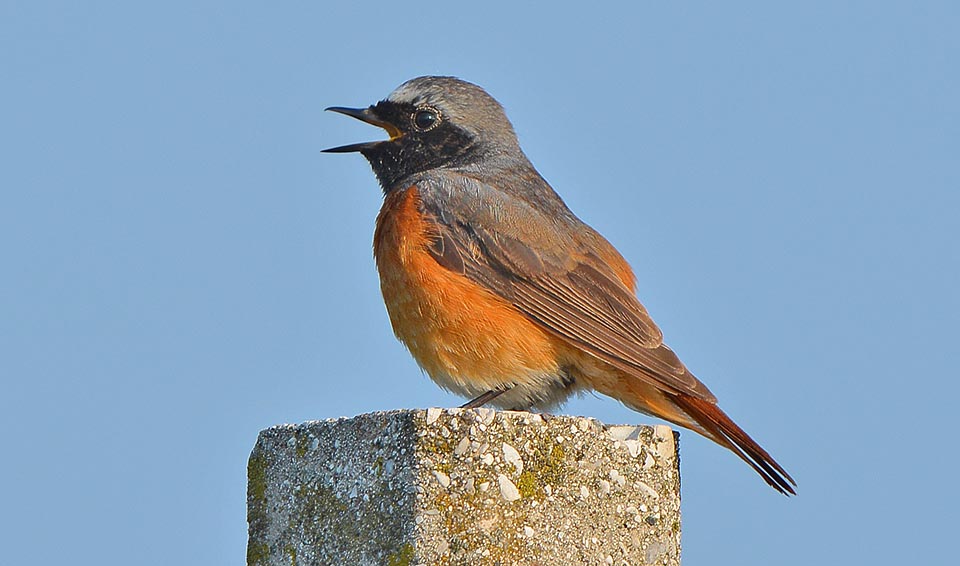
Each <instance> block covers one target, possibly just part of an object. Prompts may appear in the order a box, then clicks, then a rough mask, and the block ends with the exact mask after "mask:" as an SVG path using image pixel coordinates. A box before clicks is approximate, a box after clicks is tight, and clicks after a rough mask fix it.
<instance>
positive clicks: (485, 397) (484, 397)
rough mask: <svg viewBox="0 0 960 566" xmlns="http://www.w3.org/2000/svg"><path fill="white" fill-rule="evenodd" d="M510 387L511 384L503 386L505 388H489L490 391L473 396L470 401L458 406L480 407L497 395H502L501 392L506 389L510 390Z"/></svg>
mask: <svg viewBox="0 0 960 566" xmlns="http://www.w3.org/2000/svg"><path fill="white" fill-rule="evenodd" d="M511 389H513V386H512V385H511V386H510V387H507V388H505V389H491V390H490V391H487V392H486V393H483V394H481V395H479V396H477V397H475V398H474V399H471V400H470V401H468V402H466V403H464V404H463V405H460V408H461V409H476V408H478V407H482V406H484V405H486V404H487V403H489V402H490V401H493V400H494V399H496V398H497V397H499V396H501V395H503V394H504V393H506V392H507V391H510V390H511Z"/></svg>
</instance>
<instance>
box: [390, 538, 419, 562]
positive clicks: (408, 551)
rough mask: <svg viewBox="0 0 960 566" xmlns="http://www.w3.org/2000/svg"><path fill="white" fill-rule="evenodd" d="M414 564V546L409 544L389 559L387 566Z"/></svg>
mask: <svg viewBox="0 0 960 566" xmlns="http://www.w3.org/2000/svg"><path fill="white" fill-rule="evenodd" d="M411 564H413V545H412V544H410V543H407V544H405V545H403V546H401V547H400V550H398V551H397V552H395V553H393V554H391V555H390V556H388V557H387V566H410V565H411Z"/></svg>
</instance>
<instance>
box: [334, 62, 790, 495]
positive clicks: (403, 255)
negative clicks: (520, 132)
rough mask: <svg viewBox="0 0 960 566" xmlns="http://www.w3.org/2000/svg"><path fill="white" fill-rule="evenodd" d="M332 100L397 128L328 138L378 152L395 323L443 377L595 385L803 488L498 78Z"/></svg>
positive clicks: (480, 388) (532, 397) (513, 399)
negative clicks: (657, 301)
mask: <svg viewBox="0 0 960 566" xmlns="http://www.w3.org/2000/svg"><path fill="white" fill-rule="evenodd" d="M327 110H332V111H334V112H339V113H341V114H346V115H347V116H351V117H353V118H357V119H360V120H362V121H364V122H367V123H369V124H373V125H375V126H379V127H381V128H383V129H384V130H386V131H387V133H388V134H389V136H390V139H388V140H384V141H375V142H368V143H358V144H352V145H345V146H341V147H335V148H331V149H327V150H325V151H327V152H333V153H346V152H360V153H361V154H362V155H363V156H364V157H366V158H367V160H368V161H369V162H370V165H371V167H372V168H373V172H374V173H375V174H376V176H377V179H378V180H379V182H380V186H381V187H382V189H383V193H384V201H383V206H382V208H381V209H380V214H379V215H378V216H377V223H376V232H375V234H374V240H373V250H374V256H375V257H376V263H377V269H378V271H379V273H380V289H381V291H382V293H383V299H384V302H385V303H386V306H387V311H388V313H389V315H390V322H391V324H392V325H393V331H394V333H395V334H396V335H397V338H399V339H400V341H401V342H403V343H404V344H405V345H406V347H407V348H408V349H409V350H410V353H411V354H413V357H414V358H415V359H416V360H417V363H418V364H420V367H422V368H423V369H424V371H425V372H426V373H427V374H428V375H429V376H430V378H431V379H433V381H435V382H436V383H437V384H438V385H440V386H441V387H443V388H444V389H447V390H449V391H452V392H454V393H457V394H459V395H462V396H465V397H468V398H472V399H473V400H472V401H470V402H469V403H467V404H466V405H464V407H479V406H482V405H484V404H487V403H490V404H493V405H495V406H498V407H501V408H507V409H517V410H526V409H531V408H536V409H541V410H543V409H549V408H551V407H554V406H556V405H557V404H559V403H561V402H563V401H564V400H565V399H567V398H568V397H569V396H570V395H571V394H573V393H576V392H578V391H582V390H588V389H592V390H595V391H598V392H600V393H602V394H604V395H608V396H610V397H613V398H614V399H617V400H619V401H621V402H622V403H624V404H625V405H627V406H628V407H630V408H632V409H635V410H637V411H640V412H642V413H646V414H649V415H653V416H655V417H659V418H662V419H665V420H667V421H670V422H672V423H675V424H677V425H680V426H682V427H686V428H688V429H691V430H694V431H696V432H698V433H700V434H702V435H704V436H706V437H707V438H709V439H711V440H713V441H715V442H716V443H718V444H720V445H721V446H725V447H727V448H728V449H730V450H731V451H733V452H734V453H735V454H736V455H737V456H739V457H740V458H742V459H743V460H744V461H745V462H747V463H748V464H749V465H750V466H751V467H753V469H754V470H756V471H757V473H758V474H760V476H762V477H763V479H764V480H765V481H766V482H767V483H768V484H770V485H771V486H772V487H773V488H774V489H776V490H777V491H779V492H781V493H784V494H787V493H789V494H794V493H795V491H794V486H796V482H794V480H793V478H791V477H790V475H789V474H788V473H787V472H786V470H784V469H783V468H782V467H781V466H780V465H779V464H777V462H776V461H775V460H774V459H773V458H772V457H771V456H770V454H768V453H767V452H766V450H764V449H763V448H761V447H760V445H759V444H757V443H756V442H755V441H754V440H753V439H752V438H750V436H749V435H748V434H747V433H746V432H744V431H743V429H741V428H740V427H739V426H737V425H736V423H734V422H733V420H731V419H730V417H728V416H727V415H726V413H724V412H723V411H722V410H720V407H718V406H717V398H716V397H715V396H714V395H713V394H712V393H711V392H710V390H709V389H707V387H706V385H704V384H703V383H701V382H700V380H698V379H697V378H696V377H694V376H693V374H692V373H690V371H689V370H688V369H687V368H686V367H685V366H684V365H683V364H682V363H681V362H680V360H679V358H677V356H676V354H674V353H673V351H672V350H670V348H668V347H667V346H666V345H665V344H664V343H663V335H662V333H661V332H660V329H659V328H658V327H657V325H656V324H655V323H654V322H653V320H652V319H651V318H650V315H649V314H647V310H646V309H645V308H644V307H643V305H641V304H640V302H639V301H638V300H637V298H636V295H635V286H636V279H635V277H634V274H633V271H632V270H631V268H630V265H629V264H628V263H627V262H626V260H625V259H624V258H623V256H621V255H620V253H619V252H617V250H616V249H615V248H614V247H613V246H612V245H611V244H610V243H609V242H608V241H607V240H606V239H604V237H603V236H601V235H600V234H599V233H598V232H596V231H595V230H594V229H592V228H591V227H589V226H587V225H586V224H584V223H583V222H582V221H580V219H579V218H577V217H576V216H575V215H574V214H573V212H571V211H570V209H569V208H567V206H566V204H564V202H563V200H562V199H561V198H560V196H559V195H557V193H556V192H554V190H553V189H552V188H551V187H550V185H549V184H548V183H547V182H546V181H545V180H544V179H543V177H541V176H540V174H539V173H538V172H537V170H536V169H535V168H534V167H533V165H532V164H531V163H530V160H529V159H527V156H526V155H524V153H523V151H522V150H521V149H520V145H519V142H518V141H517V136H516V134H515V133H514V130H513V126H512V125H511V124H510V121H509V120H508V119H507V116H506V114H505V113H504V111H503V108H502V107H501V106H500V104H499V103H498V102H497V101H496V100H494V99H493V97H491V96H490V95H489V94H487V93H486V91H484V90H483V89H482V88H480V87H478V86H476V85H474V84H471V83H468V82H466V81H462V80H459V79H456V78H453V77H420V78H416V79H413V80H411V81H408V82H406V83H404V84H402V85H401V86H400V87H398V88H397V89H396V90H394V91H393V92H392V93H391V94H390V95H389V96H388V97H387V98H386V100H383V101H380V102H378V103H377V104H375V105H373V106H370V107H368V108H362V109H360V108H342V107H332V108H327Z"/></svg>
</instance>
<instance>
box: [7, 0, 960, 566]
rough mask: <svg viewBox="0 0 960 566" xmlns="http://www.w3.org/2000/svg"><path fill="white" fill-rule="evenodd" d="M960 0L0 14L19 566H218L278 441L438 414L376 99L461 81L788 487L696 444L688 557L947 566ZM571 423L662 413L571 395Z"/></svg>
mask: <svg viewBox="0 0 960 566" xmlns="http://www.w3.org/2000/svg"><path fill="white" fill-rule="evenodd" d="M958 17H960V10H958V9H957V7H956V5H955V4H954V3H947V2H925V3H922V4H921V3H906V2H903V3H892V2H844V3H839V2H812V3H810V2H808V3H802V5H798V6H792V7H784V6H773V5H771V4H770V3H762V2H755V3H732V4H731V3H722V5H721V3H716V2H712V3H708V2H685V3H667V2H636V3H623V4H607V3H603V2H595V3H592V4H591V5H590V7H589V8H588V9H585V8H584V7H583V6H579V5H578V6H572V5H571V6H570V7H562V6H552V7H551V8H550V9H549V10H544V9H542V8H535V7H525V6H522V5H519V4H518V3H513V2H484V3H482V4H470V5H457V4H455V3H449V2H447V3H440V2H437V3H415V2H408V3H389V4H384V5H382V6H375V5H372V4H370V3H348V2H341V3H326V4H321V3H319V2H291V3H283V4H276V3H274V4H269V3H262V2H258V3H252V2H207V3H202V4H201V3H194V2H164V3H162V4H158V5H153V6H140V5H134V4H133V3H110V2H85V3H66V2H64V3H48V2H39V1H38V2H19V3H13V2H8V3H4V4H3V5H2V6H0V76H2V77H3V80H2V82H3V87H2V88H0V163H2V167H0V185H2V189H0V266H2V267H0V270H2V271H0V275H2V276H0V380H2V390H3V393H2V394H0V426H2V428H3V431H4V456H3V459H2V461H3V465H2V466H0V485H3V486H4V487H5V489H4V492H5V495H4V504H3V508H4V512H3V513H0V533H3V535H2V540H3V541H4V543H3V546H4V560H3V561H4V563H10V564H28V563H29V564H59V563H65V562H69V563H72V564H101V565H102V564H129V563H131V562H135V563H138V564H145V565H149V564H157V565H160V564H164V565H166V564H184V565H188V564H198V565H199V564H204V565H209V564H237V563H242V561H243V559H244V549H245V542H246V523H245V477H244V473H245V462H246V458H247V456H248V454H249V451H250V449H251V448H252V447H253V443H254V441H255V439H256V435H257V432H258V431H259V430H260V429H263V428H266V427H268V426H271V425H273V424H277V423H283V422H300V421H304V420H308V419H319V418H328V417H336V416H341V415H354V414H358V413H363V412H368V411H376V410H384V409H393V408H401V407H429V406H453V405H457V404H459V403H461V402H462V401H461V400H460V399H457V398H454V397H452V396H449V395H447V394H445V393H444V392H442V391H440V390H439V389H437V388H436V387H435V386H433V384H432V383H431V382H430V381H429V380H428V379H427V378H425V377H424V376H422V375H421V373H420V371H419V370H418V368H417V367H416V365H415V364H414V363H413V361H412V360H411V359H410V357H409V355H408V354H407V353H406V352H405V351H404V350H403V348H402V346H401V345H400V344H399V343H397V342H396V341H395V340H394V338H393V336H392V334H391V331H390V328H389V323H388V320H387V317H386V313H385V310H384V307H383V305H382V301H381V299H380V296H379V289H378V282H377V276H376V271H375V268H374V264H373V259H372V255H371V238H372V232H373V221H374V218H375V216H376V213H377V210H378V207H379V203H380V194H379V189H378V187H377V185H376V181H375V179H374V177H373V175H372V173H371V172H370V170H369V167H368V166H367V164H366V163H365V162H364V161H363V159H362V158H360V157H359V156H342V155H325V154H321V153H320V150H321V149H323V148H326V147H330V146H334V145H340V144H346V143H353V142H357V141H366V140H369V139H375V138H376V137H377V136H381V135H382V133H381V132H379V131H377V130H375V129H374V128H370V127H369V126H366V125H364V124H361V123H358V122H354V121H351V120H349V119H347V118H344V117H342V116H338V115H334V114H330V113H324V112H323V111H322V109H323V108H324V107H326V106H331V105H344V106H363V105H366V104H369V103H372V102H375V101H376V100H378V99H380V98H382V97H385V96H386V95H387V94H388V93H389V92H390V91H391V90H392V89H393V88H394V87H395V86H397V85H398V84H400V83H401V82H403V81H404V80H406V79H409V78H412V77H415V76H418V75H423V74H452V75H457V76H460V77H462V78H465V79H467V80H471V81H473V82H476V83H478V84H480V85H482V86H484V87H485V88H487V90H489V91H490V92H491V93H492V94H493V95H494V96H495V97H497V98H498V99H499V100H500V101H501V102H502V103H503V104H504V106H505V107H506V109H507V112H508V115H509V116H510V118H511V119H512V121H513V123H514V125H515V126H516V129H517V131H518V134H519V136H520V140H521V144H522V145H523V147H524V149H525V151H526V152H527V154H528V155H529V156H530V158H531V159H532V161H533V162H534V163H535V164H536V166H537V167H538V168H539V169H540V171H541V173H543V174H544V176H545V177H546V178H547V179H548V180H549V181H550V182H551V184H552V185H553V186H554V188H555V189H556V190H557V191H558V192H559V193H560V194H561V195H562V196H563V197H564V198H565V199H566V201H567V203H568V204H569V205H570V207H571V208H572V209H573V210H574V211H575V212H576V213H577V214H578V215H579V216H580V217H581V218H583V219H584V220H586V221H587V222H589V223H590V224H592V225H593V226H594V227H595V228H597V229H598V230H599V231H600V232H601V233H603V234H604V235H606V236H607V238H608V239H610V240H611V241H612V242H613V243H614V244H615V245H617V246H618V247H619V249H620V250H621V251H622V252H623V254H624V256H626V257H627V259H628V260H629V261H631V263H632V264H633V266H634V268H635V270H636V272H637V275H638V281H639V284H638V287H639V295H640V297H641V299H642V300H643V301H644V303H645V304H646V305H647V307H648V309H649V310H650V311H651V313H652V314H653V316H654V318H655V319H656V320H657V321H658V323H659V324H660V326H661V327H662V329H663V331H664V334H665V335H666V339H667V342H668V343H669V344H670V345H671V346H672V347H673V348H674V349H675V350H676V351H677V352H678V353H679V354H680V356H681V358H682V359H683V360H684V361H685V362H686V363H687V365H688V366H689V367H690V368H691V369H692V370H693V371H694V372H695V373H696V374H697V375H698V376H700V377H701V378H702V379H703V380H704V381H705V382H706V383H707V384H708V385H709V386H710V388H711V389H712V390H713V391H714V392H715V393H716V394H717V396H718V397H719V398H720V400H721V405H722V406H723V407H724V408H725V409H726V410H727V412H729V413H730V414H731V416H733V417H734V418H735V419H736V420H737V421H738V422H739V423H740V424H741V425H742V426H743V427H744V428H746V429H747V430H748V431H749V432H751V434H753V435H754V436H755V437H756V438H757V439H758V440H759V441H760V442H761V443H762V444H763V445H764V446H765V447H767V448H768V449H769V450H770V451H771V452H772V453H773V454H774V455H775V456H776V457H777V458H778V460H779V461H780V462H781V463H782V464H783V465H784V466H785V467H786V468H787V469H788V470H789V471H790V472H791V473H792V474H793V476H794V477H795V478H796V479H797V481H798V483H799V496H798V497H796V498H792V499H787V498H784V497H781V496H778V495H777V494H776V493H774V492H773V491H772V490H770V489H769V488H768V487H766V486H765V485H764V484H763V483H762V481H761V480H760V479H759V478H758V477H756V476H755V474H753V472H751V471H750V470H749V468H747V467H746V466H745V465H743V464H742V463H741V462H739V461H738V460H736V459H735V458H734V457H733V456H732V455H730V454H729V453H727V452H726V451H724V450H722V449H720V448H718V447H716V446H714V445H712V444H711V443H709V442H708V441H705V440H702V439H700V438H698V437H696V436H695V435H694V434H692V433H684V434H683V435H682V438H681V449H682V457H683V467H682V476H683V521H684V523H683V528H684V530H683V544H684V561H685V563H686V564H707V563H711V564H758V565H760V564H764V565H766V564H786V565H789V564H808V563H810V562H830V563H871V564H903V563H919V564H937V563H939V564H945V563H950V562H951V560H952V559H951V558H949V557H952V556H955V554H956V553H955V552H954V549H953V545H952V544H951V539H952V537H953V536H954V533H953V531H954V530H955V525H956V523H957V512H956V509H957V507H958V505H960V500H958V497H957V494H956V489H955V488H954V487H953V485H952V477H953V475H954V470H955V469H956V468H957V466H958V464H960V462H958V457H957V454H956V448H955V447H956V444H957V441H956V438H955V437H954V430H955V428H956V424H955V415H956V408H955V406H954V404H955V402H956V401H955V400H956V399H957V398H958V396H960V387H958V385H957V382H958V380H957V367H958V361H960V360H958V357H960V356H958V353H957V337H958V332H957V328H958V324H960V300H958V294H957V289H958V288H960V261H958V257H960V254H958V252H957V243H958V241H960V227H958V226H960V222H958V220H957V218H958V214H960V197H958V188H960V171H958V169H960V167H958V160H957V155H958V154H960V151H958V150H960V109H958V104H957V101H958V100H960V73H958V67H957V59H958V55H960V36H958V34H957V33H956V22H957V21H958ZM564 412H565V413H570V414H585V415H590V416H593V417H596V418H599V419H601V420H603V421H605V422H608V423H642V422H649V421H650V419H648V418H646V417H643V416H641V415H637V414H635V413H632V412H630V411H629V410H627V409H625V408H623V407H621V406H619V405H618V404H617V403H616V402H614V401H612V400H609V399H603V398H595V397H586V398H583V399H580V400H576V401H574V402H571V403H569V404H568V405H567V406H566V407H565V408H564Z"/></svg>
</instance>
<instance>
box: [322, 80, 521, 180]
mask: <svg viewBox="0 0 960 566" xmlns="http://www.w3.org/2000/svg"><path fill="white" fill-rule="evenodd" d="M327 110H331V111H334V112H339V113H341V114H346V115H348V116H352V117H354V118H357V119H359V120H363V121H364V122H367V123H369V124H373V125H375V126H379V127H381V128H383V129H384V130H386V131H387V133H388V134H389V135H390V139H388V140H383V141H376V142H366V143H359V144H351V145H346V146H340V147H335V148H331V149H328V150H325V151H328V152H334V153H344V152H353V151H358V152H360V153H361V154H363V156H364V157H366V158H367V160H368V161H369V162H370V165H371V167H372V168H373V171H374V173H376V175H377V179H378V180H379V181H380V185H381V186H382V187H383V190H384V191H385V192H389V191H390V190H392V189H393V188H394V187H395V185H397V184H398V183H400V182H402V181H404V180H405V179H406V178H407V177H409V176H411V175H414V174H416V173H421V172H424V171H428V170H430V169H436V168H444V167H446V168H455V167H466V166H469V165H471V164H476V163H479V162H480V161H481V160H483V161H484V163H489V164H491V165H493V166H495V165H496V164H497V163H501V164H503V165H504V166H508V165H510V164H513V165H516V164H517V163H518V162H520V163H523V164H528V163H529V162H528V161H527V160H526V157H525V156H524V155H523V152H522V151H520V146H519V143H518V142H517V135H516V133H515V132H514V130H513V125H512V124H510V120H508V119H507V115H506V113H504V111H503V107H502V106H500V103H498V102H497V101H496V100H494V98H493V97H492V96H490V95H489V94H487V92H486V91H485V90H483V89H482V88H480V87H479V86H477V85H475V84H473V83H469V82H467V81H463V80H460V79H457V78H455V77H434V76H426V77H418V78H415V79H412V80H409V81H407V82H405V83H403V84H402V85H400V86H399V87H397V89H396V90H394V91H393V92H392V93H390V95H389V96H388V97H387V98H386V99H384V100H381V101H380V102H378V103H377V104H375V105H372V106H369V107H367V108H343V107H332V108H328V109H327Z"/></svg>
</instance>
